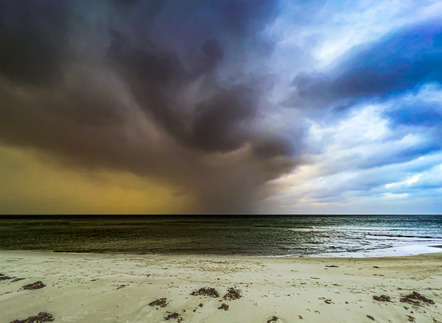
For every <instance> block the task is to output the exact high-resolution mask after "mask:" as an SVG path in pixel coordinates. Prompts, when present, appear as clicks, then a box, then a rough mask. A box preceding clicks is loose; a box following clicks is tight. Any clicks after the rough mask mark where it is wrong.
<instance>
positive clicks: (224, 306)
mask: <svg viewBox="0 0 442 323" xmlns="http://www.w3.org/2000/svg"><path fill="white" fill-rule="evenodd" d="M218 309H219V310H224V311H228V310H229V305H227V304H226V303H222V304H221V306H220V307H218Z"/></svg>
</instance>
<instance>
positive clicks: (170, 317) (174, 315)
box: [164, 312, 183, 323]
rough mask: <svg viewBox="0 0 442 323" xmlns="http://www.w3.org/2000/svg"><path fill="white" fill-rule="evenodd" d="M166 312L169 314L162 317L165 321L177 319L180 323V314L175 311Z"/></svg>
mask: <svg viewBox="0 0 442 323" xmlns="http://www.w3.org/2000/svg"><path fill="white" fill-rule="evenodd" d="M167 313H169V314H168V315H167V316H166V317H165V318H164V319H165V320H166V321H169V320H178V323H181V322H182V321H183V317H182V316H181V315H180V314H178V313H176V312H174V313H170V312H167Z"/></svg>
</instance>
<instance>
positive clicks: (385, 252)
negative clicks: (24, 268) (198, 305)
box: [0, 244, 442, 258]
mask: <svg viewBox="0 0 442 323" xmlns="http://www.w3.org/2000/svg"><path fill="white" fill-rule="evenodd" d="M22 251H23V252H37V253H39V252H40V253H54V254H79V255H82V254H97V255H134V256H150V255H154V256H155V255H164V256H175V257H176V256H188V257H198V256H203V257H204V256H208V257H244V258H250V257H258V258H296V257H301V258H302V257H312V258H388V257H403V256H419V255H425V254H432V253H442V245H434V244H431V245H430V244H408V245H397V246H392V247H386V248H377V249H370V250H359V251H353V252H333V253H332V252H330V253H312V254H303V255H296V254H287V255H253V254H251V255H247V254H221V253H213V254H204V253H179V252H177V253H173V252H170V253H161V252H145V253H141V252H127V251H103V252H89V251H57V250H49V249H0V253H2V252H22Z"/></svg>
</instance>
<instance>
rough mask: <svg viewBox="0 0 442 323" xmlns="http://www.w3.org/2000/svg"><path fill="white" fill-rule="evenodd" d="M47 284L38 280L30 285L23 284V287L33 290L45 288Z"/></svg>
mask: <svg viewBox="0 0 442 323" xmlns="http://www.w3.org/2000/svg"><path fill="white" fill-rule="evenodd" d="M45 286H46V285H45V284H43V283H42V282H41V281H38V282H35V283H32V284H28V285H25V286H23V289H29V290H33V289H40V288H43V287H45Z"/></svg>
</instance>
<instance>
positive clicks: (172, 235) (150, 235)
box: [0, 215, 442, 257]
mask: <svg viewBox="0 0 442 323" xmlns="http://www.w3.org/2000/svg"><path fill="white" fill-rule="evenodd" d="M441 248H442V215H382V216H380V215H333V216H330V215H328V216H318V215H315V216H311V215H284V216H281V215H253V216H252V215H250V216H234V215H231V216H221V215H217V216H215V215H210V216H209V215H208V216H202V215H201V216H189V215H188V216H184V215H180V216H144V215H143V216H142V215H139V216H133V215H118V216H116V215H112V216H110V215H89V216H86V215H82V216H74V215H69V216H66V215H64V216H0V249H3V250H50V251H55V252H80V253H127V254H192V255H242V256H264V257H287V256H315V257H330V256H336V257H342V256H346V257H376V256H395V255H398V256H400V255H412V254H419V253H429V252H442V249H441Z"/></svg>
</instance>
